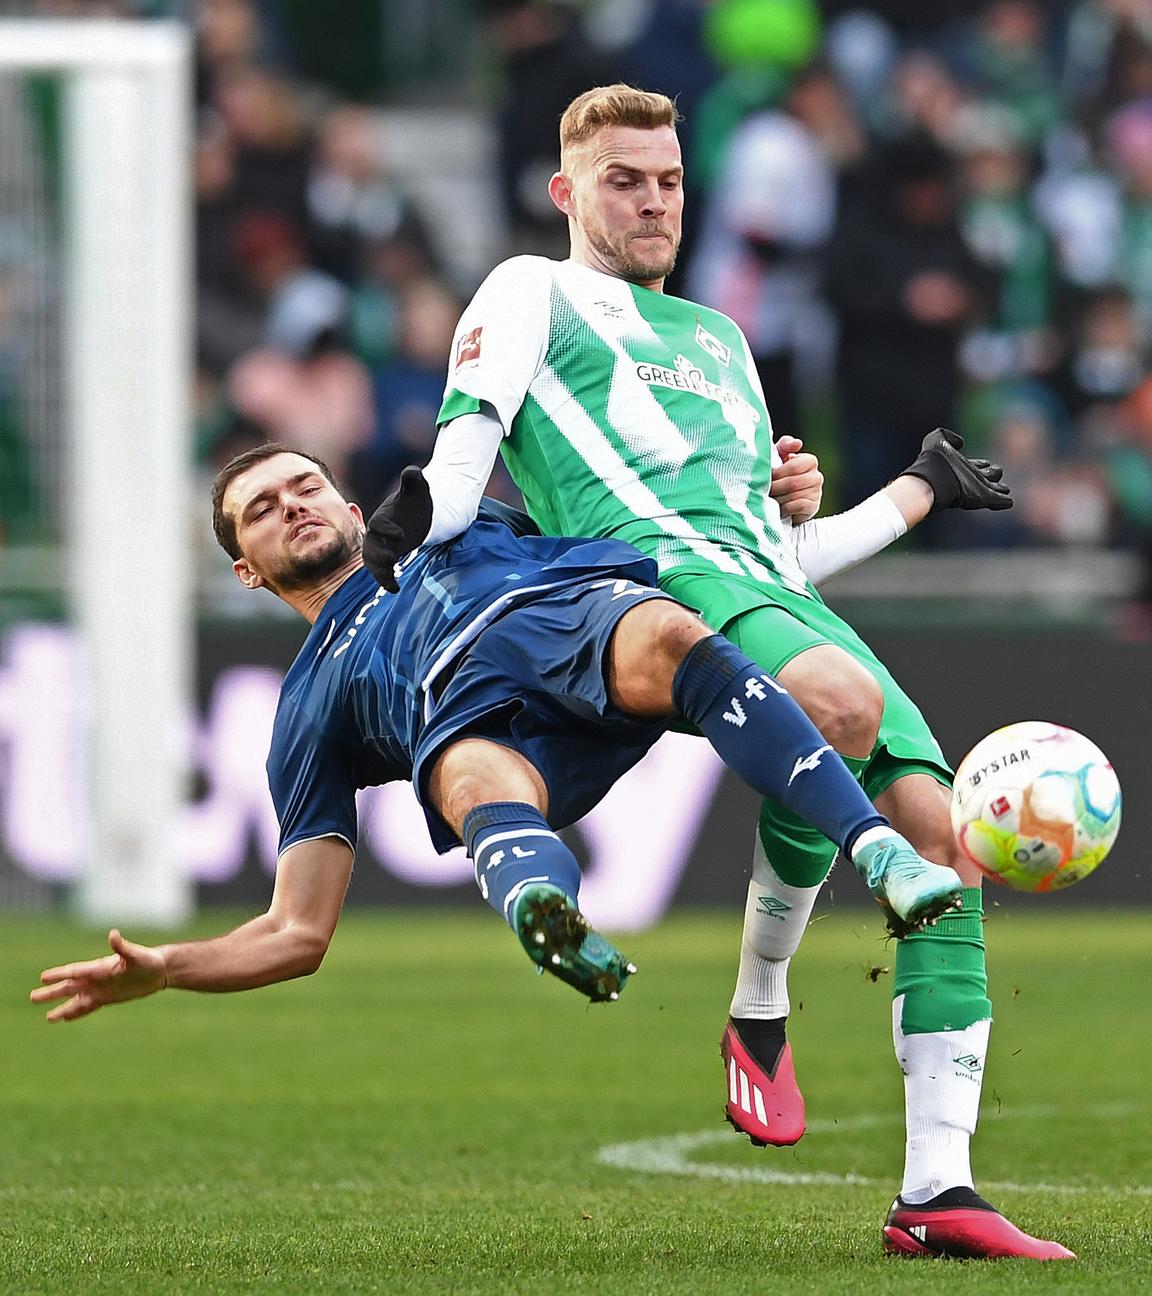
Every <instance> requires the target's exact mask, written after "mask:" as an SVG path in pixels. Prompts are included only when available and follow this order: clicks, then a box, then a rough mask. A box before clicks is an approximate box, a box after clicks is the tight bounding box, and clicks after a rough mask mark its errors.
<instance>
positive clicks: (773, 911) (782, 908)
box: [756, 895, 792, 922]
mask: <svg viewBox="0 0 1152 1296" xmlns="http://www.w3.org/2000/svg"><path fill="white" fill-rule="evenodd" d="M756 904H757V907H758V908H759V910H760V912H761V913H764V914H767V915H768V916H769V918H779V919H780V921H781V922H783V921H784V915H785V914H786V913H790V912H791V910H792V906H791V905H790V904H785V903H784V901H783V900H777V899H776V897H775V896H770V895H762V896H757V897H756Z"/></svg>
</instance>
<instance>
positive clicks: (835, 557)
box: [784, 491, 908, 585]
mask: <svg viewBox="0 0 1152 1296" xmlns="http://www.w3.org/2000/svg"><path fill="white" fill-rule="evenodd" d="M907 530H908V523H907V522H906V521H905V520H904V515H903V513H901V512H900V510H899V509H898V508H897V507H896V505H895V504H894V503H893V502H892V500H890V499H889V498H888V496H887V495H885V494H884V492H883V491H877V492H876V494H875V495H869V497H868V498H867V499H866V500H865V501H864V502H863V503H862V504H857V505H856V507H855V508H850V509H848V510H847V511H846V512H844V513H834V514H832V516H831V517H826V518H814V519H813V520H812V521H811V522H805V523H803V524H802V525H801V526H798V527H793V528H792V529H791V530H790V531H786V532H785V533H784V534H785V535H786V536H788V537H789V539H791V541H792V543H793V545H794V547H795V549H796V558H797V560H798V561H799V563H800V566H801V567H802V568H803V570H804V575H805V576H807V577H808V579H809V580H810V581H811V582H812V584H813V585H819V584H820V582H821V581H825V580H827V579H828V577H829V576H835V575H836V573H837V572H842V571H847V569H848V568H849V567H855V566H856V564H857V563H860V562H863V561H864V559H865V558H871V557H872V555H873V554H876V553H879V552H880V550H881V549H884V548H887V546H888V545H890V544H891V543H892V541H893V540H899V538H900V537H901V536H902V535H903V534H904V533H905V532H906V531H907Z"/></svg>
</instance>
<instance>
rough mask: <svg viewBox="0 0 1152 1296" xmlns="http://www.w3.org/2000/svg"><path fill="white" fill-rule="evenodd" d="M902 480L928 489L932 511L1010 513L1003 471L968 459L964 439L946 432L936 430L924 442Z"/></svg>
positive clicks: (996, 466) (1010, 505)
mask: <svg viewBox="0 0 1152 1296" xmlns="http://www.w3.org/2000/svg"><path fill="white" fill-rule="evenodd" d="M902 475H903V476H905V477H921V478H923V480H924V481H926V482H927V483H928V485H929V486H931V487H932V495H933V499H932V509H931V511H932V512H933V513H938V512H939V511H940V510H941V509H946V508H960V509H985V508H986V509H996V510H999V509H1010V508H1011V507H1012V493H1011V491H1010V489H1009V488H1008V486H1007V485H1006V484H1005V483H1004V482H1003V481H1001V480H1000V479H1001V478H1002V477H1003V476H1004V469H1003V468H1001V467H1000V465H999V464H994V463H989V462H988V460H987V459H969V458H968V456H967V455H966V454H964V438H963V437H962V436H961V435H960V434H959V433H958V432H951V431H949V430H948V428H937V429H936V431H935V432H929V433H928V435H927V436H926V437H925V438H924V441H923V443H922V445H921V448H920V454H919V456H918V457H917V459H916V462H915V463H913V464H912V465H911V467H908V468H905V469H904V472H903V474H902Z"/></svg>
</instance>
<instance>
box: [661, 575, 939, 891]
mask: <svg viewBox="0 0 1152 1296" xmlns="http://www.w3.org/2000/svg"><path fill="white" fill-rule="evenodd" d="M660 586H661V588H662V589H663V590H664V591H665V592H666V593H668V594H671V595H672V597H673V598H674V599H676V600H677V601H678V602H680V603H684V604H686V605H687V606H688V607H691V608H695V609H696V611H698V612H699V613H700V615H701V616H702V617H703V618H704V620H705V621H707V622H708V624H709V625H710V626H712V627H713V628H714V629H716V630H718V631H720V633H721V634H723V635H725V636H726V637H727V638H728V639H730V640H731V641H732V642H733V643H734V644H735V645H736V646H737V647H738V648H740V649H741V651H743V652H745V653H747V654H748V656H749V657H751V658H752V660H753V661H754V662H756V663H757V664H758V665H760V666H762V667H763V668H764V669H765V670H766V671H768V672H769V673H770V674H773V675H775V674H776V673H778V672H779V671H780V670H781V669H782V668H783V667H784V666H786V665H787V663H788V662H790V661H791V660H792V658H793V657H796V656H797V655H798V654H800V653H802V652H804V651H805V649H807V648H813V647H815V646H817V645H818V644H834V645H835V646H836V647H838V648H842V649H843V650H844V651H845V652H846V653H848V654H849V655H850V656H852V657H853V658H855V660H856V661H858V662H859V663H860V664H861V665H862V666H863V667H864V668H865V669H866V670H867V671H869V672H870V673H871V674H872V675H873V676H874V678H875V679H876V681H877V682H878V683H879V685H880V688H881V690H882V691H883V694H884V715H883V718H882V719H881V722H880V732H879V735H878V737H877V739H876V745H875V746H874V747H873V749H872V751H871V753H870V755H869V756H868V757H867V758H866V759H865V760H858V761H852V760H850V761H848V762H847V763H848V764H849V766H850V767H851V768H852V770H853V772H854V773H856V775H857V777H858V778H859V780H860V783H861V786H862V787H863V788H864V791H865V792H866V793H867V794H868V797H869V798H870V799H871V800H873V801H875V799H876V798H877V797H878V796H879V795H880V794H881V793H882V792H883V791H885V790H886V789H887V788H889V787H891V785H892V784H893V783H895V782H896V780H897V779H899V778H903V777H904V776H905V775H907V774H928V775H930V776H931V777H932V778H934V779H936V781H937V782H938V783H941V784H942V785H943V786H944V787H951V786H952V771H951V769H950V768H949V766H948V762H947V761H946V760H945V759H944V753H943V752H942V751H941V750H940V744H939V743H938V742H937V741H936V739H935V738H934V737H933V736H932V731H931V730H930V729H929V728H928V724H927V722H926V721H925V719H924V717H923V716H922V715H921V714H920V709H919V708H918V707H917V706H916V704H915V703H914V702H913V701H912V699H911V698H910V697H909V696H908V695H907V693H905V692H904V690H903V689H902V688H901V687H900V685H899V684H897V683H896V681H895V680H894V679H893V678H892V676H891V674H890V673H889V672H888V670H887V668H886V667H885V666H884V665H883V663H882V662H881V661H880V659H879V658H878V657H877V656H876V654H875V653H874V652H873V651H872V649H871V648H869V647H868V645H867V644H866V643H865V642H864V640H863V639H861V638H860V636H859V635H858V634H857V633H856V631H855V630H853V629H852V627H851V626H850V625H848V623H847V622H846V621H844V620H842V619H841V618H840V617H838V616H837V615H836V613H835V612H833V611H832V610H831V608H829V607H828V606H827V604H825V603H824V602H823V601H822V600H821V599H819V598H811V597H808V598H806V597H804V595H802V594H794V593H793V592H792V591H791V590H787V589H784V588H783V587H782V586H770V585H763V584H761V583H759V582H757V581H755V580H753V579H752V578H751V577H746V578H742V577H739V576H730V577H726V576H720V575H718V574H717V573H715V572H710V573H708V574H707V575H705V574H703V573H699V572H684V571H678V572H672V573H670V574H669V575H668V576H666V577H664V579H662V580H661V582H660ZM760 837H761V841H762V843H763V845H764V850H765V853H766V854H767V856H768V858H769V859H770V860H771V862H772V865H773V867H774V868H775V869H776V872H777V873H778V874H780V876H781V877H782V878H783V879H784V881H786V882H789V883H790V884H791V885H793V886H815V885H817V884H818V883H819V882H821V881H823V879H824V878H825V877H826V876H827V874H828V870H829V869H830V868H831V866H832V861H833V859H834V858H835V855H836V848H835V846H834V845H833V844H832V843H831V842H830V841H828V839H827V838H826V837H825V836H824V835H823V834H822V833H819V832H817V831H816V830H815V829H814V828H811V827H809V825H808V824H807V823H805V822H804V821H803V820H801V819H798V818H797V817H796V816H795V815H793V814H792V813H791V812H790V811H788V810H786V809H785V808H784V807H783V806H782V805H780V804H779V802H776V801H772V800H768V799H766V800H765V801H764V804H763V807H762V809H761V814H760Z"/></svg>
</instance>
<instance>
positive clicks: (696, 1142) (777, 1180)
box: [596, 1103, 1152, 1197]
mask: <svg viewBox="0 0 1152 1296" xmlns="http://www.w3.org/2000/svg"><path fill="white" fill-rule="evenodd" d="M1061 1110H1062V1109H1060V1108H1056V1107H1049V1106H1030V1107H1016V1108H1013V1109H1012V1111H1011V1112H1002V1113H999V1115H998V1116H997V1119H1003V1118H1004V1117H1006V1116H1011V1117H1013V1118H1015V1117H1021V1118H1024V1119H1038V1118H1044V1117H1052V1116H1057V1115H1059V1114H1060V1113H1061ZM1135 1110H1137V1109H1136V1107H1135V1106H1134V1105H1133V1104H1128V1103H1125V1104H1116V1105H1113V1106H1108V1107H1093V1108H1090V1109H1088V1110H1087V1111H1085V1112H1084V1113H1083V1115H1085V1116H1117V1117H1121V1116H1127V1115H1130V1114H1131V1113H1132V1112H1133V1111H1135ZM898 1123H902V1118H901V1117H899V1116H897V1115H895V1114H891V1115H884V1114H882V1113H878V1112H877V1113H872V1114H868V1113H865V1114H862V1115H859V1116H849V1117H845V1118H844V1119H843V1120H835V1121H834V1120H818V1121H812V1122H810V1123H809V1125H808V1133H809V1134H810V1135H811V1134H817V1135H820V1134H835V1133H837V1132H841V1131H844V1132H847V1131H850V1130H856V1129H871V1128H873V1127H875V1126H877V1125H895V1124H898ZM732 1139H733V1132H732V1131H731V1130H711V1129H710V1130H700V1131H699V1132H697V1133H695V1134H670V1135H668V1136H667V1137H665V1138H653V1139H640V1140H639V1141H637V1142H635V1143H610V1144H608V1145H607V1146H606V1147H602V1148H600V1149H599V1150H598V1151H597V1153H596V1160H597V1161H599V1162H600V1163H601V1165H608V1166H612V1167H614V1168H615V1169H617V1170H630V1171H639V1172H640V1173H642V1174H667V1175H681V1176H688V1177H692V1178H696V1179H721V1180H724V1181H725V1182H727V1183H762V1184H778V1185H779V1184H800V1185H817V1186H835V1187H843V1186H844V1185H848V1186H849V1187H854V1188H883V1187H885V1186H886V1185H888V1186H890V1184H889V1180H887V1179H872V1178H869V1177H867V1176H865V1175H855V1174H831V1173H828V1172H826V1171H817V1170H812V1171H799V1170H773V1169H770V1168H768V1167H767V1166H736V1165H716V1164H715V1163H712V1162H708V1161H695V1160H691V1159H690V1158H691V1157H692V1155H693V1153H696V1152H699V1151H700V1150H701V1149H702V1148H707V1147H712V1146H715V1145H719V1144H728V1145H729V1146H731V1145H732ZM983 1187H985V1188H987V1189H989V1191H993V1192H1029V1193H1036V1192H1042V1193H1050V1194H1053V1195H1055V1196H1065V1197H1075V1196H1082V1195H1084V1194H1085V1193H1093V1192H1110V1193H1121V1194H1123V1195H1125V1196H1139V1197H1149V1196H1152V1187H1150V1186H1149V1185H1147V1184H1052V1183H1040V1182H1037V1183H1027V1184H1025V1183H1012V1182H1009V1181H1006V1180H1001V1181H999V1182H991V1183H985V1184H984V1185H983Z"/></svg>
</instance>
